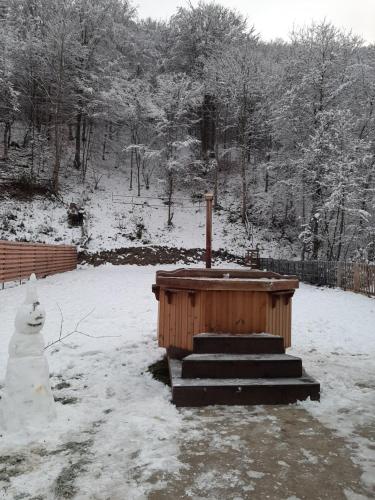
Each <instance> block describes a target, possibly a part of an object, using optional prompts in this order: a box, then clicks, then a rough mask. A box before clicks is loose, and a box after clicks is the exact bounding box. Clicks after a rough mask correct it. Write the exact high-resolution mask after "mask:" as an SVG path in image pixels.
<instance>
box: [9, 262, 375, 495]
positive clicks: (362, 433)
mask: <svg viewBox="0 0 375 500" xmlns="http://www.w3.org/2000/svg"><path fill="white" fill-rule="evenodd" d="M163 269H172V267H170V266H163ZM157 270H158V268H157V267H151V266H150V267H137V266H111V265H105V266H101V267H99V268H90V267H85V268H81V269H78V270H77V271H73V272H69V273H65V274H62V275H57V276H52V277H48V278H46V279H44V280H40V281H39V282H38V289H39V295H40V300H41V302H42V304H43V305H44V306H45V309H46V311H47V318H46V322H45V327H44V330H43V332H44V337H45V340H46V343H49V342H52V341H53V340H55V339H56V338H58V336H59V331H60V323H61V316H60V312H59V308H61V311H62V315H63V324H62V329H63V332H64V333H69V332H71V331H74V330H75V327H76V324H77V322H78V321H79V320H80V319H81V318H84V317H85V316H86V315H87V317H86V318H85V319H84V320H83V321H82V322H81V324H80V325H79V328H78V329H79V331H80V332H82V333H77V332H76V333H74V334H72V335H71V336H70V337H68V338H67V339H66V340H65V341H64V342H62V343H57V344H55V345H53V346H51V347H50V348H49V349H47V351H46V354H47V357H48V363H49V366H50V372H51V379H50V381H51V385H52V388H53V393H54V397H55V399H56V400H57V402H56V406H57V414H58V417H57V419H56V420H55V422H52V423H51V424H50V425H49V426H46V428H45V429H44V431H43V433H42V434H40V435H38V436H35V435H34V434H33V433H32V432H27V431H24V432H23V433H20V434H19V435H14V434H12V435H10V434H7V433H5V432H2V436H1V438H0V449H1V455H3V456H5V455H12V456H13V455H15V456H16V457H22V459H20V463H19V465H17V466H15V468H16V471H15V472H14V474H12V475H11V477H10V480H9V483H7V482H5V483H4V482H2V483H0V485H1V486H2V487H3V488H4V490H2V491H4V492H6V493H5V494H6V496H5V497H4V498H15V497H16V496H17V495H21V494H24V493H25V492H27V493H28V494H29V495H30V496H37V495H42V496H43V495H44V496H45V497H47V498H54V496H55V495H56V492H57V491H58V492H59V494H60V496H61V495H62V493H61V492H64V491H65V489H66V488H68V489H69V488H70V489H71V490H69V491H74V492H75V493H74V498H78V499H88V498H97V499H102V498H129V499H132V500H133V499H142V498H147V495H148V493H149V492H150V491H153V490H157V489H159V488H161V487H162V486H163V484H162V482H163V480H162V479H161V478H163V477H166V476H164V475H166V474H167V473H176V474H178V473H179V471H181V470H183V468H184V464H183V463H181V455H180V452H181V450H180V441H179V439H178V436H180V435H181V434H183V435H184V437H185V439H192V440H197V439H198V440H199V439H200V437H199V436H200V435H199V434H197V432H198V431H197V429H195V428H194V425H193V422H194V415H195V410H191V411H190V410H188V411H180V410H177V409H176V408H175V407H174V406H173V405H172V404H171V403H170V393H169V388H168V387H166V386H164V385H163V384H161V383H160V382H158V381H156V380H154V379H153V378H152V376H151V375H150V374H149V373H148V372H147V367H148V366H149V365H150V364H152V363H153V362H155V361H156V360H158V359H160V358H161V356H162V354H163V350H162V349H159V348H158V347H157V343H156V317H157V302H156V300H155V298H154V296H153V294H152V293H151V285H152V283H153V282H154V278H155V272H156V271H157ZM23 295H24V286H15V287H13V288H10V287H8V288H6V289H5V290H3V291H0V299H1V301H0V325H1V330H0V335H1V343H0V370H1V371H0V383H1V381H2V380H3V379H4V375H5V364H6V359H7V349H6V348H7V345H8V342H9V338H10V335H11V332H12V329H13V322H14V316H15V306H16V304H18V303H20V301H21V299H22V298H23ZM293 300H294V302H293V304H294V312H293V315H294V316H293V348H292V349H290V350H289V351H288V353H289V354H292V355H297V356H302V358H303V363H304V367H305V368H306V370H307V371H308V373H309V374H310V375H312V376H314V377H316V378H317V379H318V380H319V381H320V383H321V387H322V397H321V402H320V403H318V402H311V401H308V402H303V403H301V404H300V405H301V406H302V407H304V408H306V409H307V410H308V411H309V412H310V413H311V414H312V415H314V416H315V417H316V418H317V419H319V421H320V422H322V423H323V424H324V425H325V426H327V427H329V428H330V429H332V430H333V431H334V432H335V433H337V434H338V435H340V436H343V437H344V438H345V440H346V442H347V444H348V447H349V451H350V453H351V455H352V458H353V460H354V461H355V462H356V463H358V464H359V466H360V467H361V470H362V480H363V483H364V484H365V485H366V486H367V487H371V483H372V478H373V477H375V468H374V464H375V456H374V455H375V453H374V450H373V448H372V447H371V442H370V439H369V437H368V436H369V435H370V433H369V429H371V427H372V429H373V426H374V403H375V402H374V397H373V394H374V392H373V390H374V376H373V359H374V355H375V333H374V328H373V325H374V319H375V301H374V299H371V298H368V297H365V296H362V295H356V294H353V293H351V292H344V291H341V290H329V289H320V288H316V287H312V286H308V285H301V288H300V290H297V291H296V294H295V297H294V299H293ZM91 311H92V312H91ZM90 312H91V314H89V313H90ZM87 335H90V336H87ZM235 411H236V410H235V409H234V408H231V409H228V415H232V414H233V415H234V413H233V412H235ZM226 412H227V410H226V409H225V408H223V417H224V416H225V413H226ZM258 414H259V416H258ZM189 415H190V417H189ZM266 416H267V407H264V410H262V411H261V413H259V412H258V413H255V414H254V415H253V416H252V417H251V418H254V419H255V420H256V419H259V418H265V417H266ZM200 422H202V420H200ZM199 432H201V431H199ZM270 432H272V430H271V429H270ZM234 434H235V430H234ZM235 437H236V436H234V435H232V436H229V435H227V436H226V439H227V440H228V439H229V440H231V441H232V442H233V445H234V446H240V445H241V443H240V442H238V441H236V440H235ZM217 439H219V437H217ZM220 439H224V437H223V438H221V437H220ZM216 444H217V446H218V447H220V441H218V442H217V443H216ZM202 451H204V450H202ZM302 456H303V457H304V460H306V461H307V462H308V463H310V462H311V463H312V462H314V461H315V456H314V455H310V454H309V452H308V450H307V449H306V450H305V452H304V454H303V455H302ZM25 457H26V458H25ZM286 458H287V457H286ZM281 465H284V464H281ZM17 467H18V469H17ZM284 468H285V467H284ZM252 469H254V472H251V471H250V475H252V476H254V477H255V475H256V474H258V471H257V464H256V463H254V467H252ZM160 471H163V474H162V475H160V474H159V475H158V474H156V472H160ZM155 478H158V479H155ZM205 479H207V478H205ZM197 480H199V478H197ZM0 481H1V478H0ZM202 481H203V478H202ZM204 482H205V481H203V483H204ZM203 483H202V484H203ZM0 496H1V494H0ZM20 497H21V496H20Z"/></svg>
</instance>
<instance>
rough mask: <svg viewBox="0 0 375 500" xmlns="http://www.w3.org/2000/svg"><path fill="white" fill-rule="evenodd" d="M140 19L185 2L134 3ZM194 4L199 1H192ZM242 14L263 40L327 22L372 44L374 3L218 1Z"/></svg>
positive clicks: (355, 0) (352, 0)
mask: <svg viewBox="0 0 375 500" xmlns="http://www.w3.org/2000/svg"><path fill="white" fill-rule="evenodd" d="M135 3H136V4H138V12H139V16H140V17H152V18H155V19H166V18H168V17H169V16H171V15H172V14H174V13H175V11H176V9H177V7H180V6H182V7H184V6H187V5H188V1H187V0H159V1H157V0H135ZM191 3H192V5H194V6H195V5H197V3H198V0H191ZM218 3H220V4H222V5H224V6H226V7H229V8H231V9H235V10H237V11H238V12H240V13H241V14H242V15H244V16H245V17H246V18H247V20H248V24H249V25H254V26H255V29H256V31H257V32H258V33H259V34H260V35H261V36H262V38H263V39H264V40H272V39H275V38H283V39H284V40H287V39H288V34H289V33H290V31H291V29H292V28H293V26H301V25H305V24H310V23H311V22H312V21H321V20H323V19H326V20H327V21H331V22H332V23H333V24H334V25H335V26H337V27H340V28H344V29H346V30H352V31H353V32H354V33H355V34H357V35H360V36H362V38H363V39H364V40H365V41H366V42H367V43H375V0H220V1H218Z"/></svg>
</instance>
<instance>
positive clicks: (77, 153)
mask: <svg viewBox="0 0 375 500" xmlns="http://www.w3.org/2000/svg"><path fill="white" fill-rule="evenodd" d="M81 122H82V111H81V110H79V111H78V113H77V116H76V137H75V140H76V149H75V154H74V167H75V168H76V169H77V170H80V168H81Z"/></svg>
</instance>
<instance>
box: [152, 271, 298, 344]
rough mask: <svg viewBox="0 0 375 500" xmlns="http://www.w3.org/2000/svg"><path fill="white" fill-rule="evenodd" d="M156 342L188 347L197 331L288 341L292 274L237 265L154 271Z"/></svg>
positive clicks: (293, 287) (293, 277) (293, 284)
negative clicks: (262, 335)
mask: <svg viewBox="0 0 375 500" xmlns="http://www.w3.org/2000/svg"><path fill="white" fill-rule="evenodd" d="M152 288H153V292H154V293H155V296H156V298H157V300H158V301H159V314H158V339H159V346H161V347H166V348H167V349H169V350H170V352H173V351H179V350H182V351H186V350H188V351H192V348H193V335H195V334H197V333H211V332H215V333H238V334H241V333H263V332H265V333H272V334H274V335H281V336H282V337H283V338H284V345H285V347H290V345H291V308H292V301H291V298H292V296H293V293H294V290H295V289H296V288H298V279H297V278H296V277H295V276H282V275H280V274H276V273H273V272H266V271H254V270H249V271H247V270H239V269H178V270H176V271H158V272H157V273H156V284H154V285H153V287H152Z"/></svg>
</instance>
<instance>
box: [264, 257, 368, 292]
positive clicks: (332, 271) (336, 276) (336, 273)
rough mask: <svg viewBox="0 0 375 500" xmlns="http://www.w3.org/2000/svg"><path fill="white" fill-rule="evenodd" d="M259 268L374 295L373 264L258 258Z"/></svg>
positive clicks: (302, 279) (314, 283)
mask: <svg viewBox="0 0 375 500" xmlns="http://www.w3.org/2000/svg"><path fill="white" fill-rule="evenodd" d="M260 265H261V269H267V270H268V271H275V272H277V273H280V274H293V275H295V276H297V277H298V278H299V279H300V280H301V281H305V282H306V283H311V284H312V285H320V286H330V287H339V288H343V289H344V290H352V291H353V292H360V293H365V294H366V295H375V265H370V264H358V263H353V262H331V261H317V260H313V261H301V260H278V259H260Z"/></svg>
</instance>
